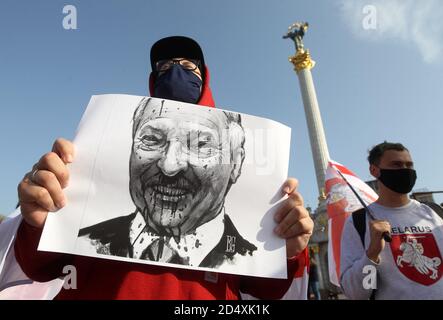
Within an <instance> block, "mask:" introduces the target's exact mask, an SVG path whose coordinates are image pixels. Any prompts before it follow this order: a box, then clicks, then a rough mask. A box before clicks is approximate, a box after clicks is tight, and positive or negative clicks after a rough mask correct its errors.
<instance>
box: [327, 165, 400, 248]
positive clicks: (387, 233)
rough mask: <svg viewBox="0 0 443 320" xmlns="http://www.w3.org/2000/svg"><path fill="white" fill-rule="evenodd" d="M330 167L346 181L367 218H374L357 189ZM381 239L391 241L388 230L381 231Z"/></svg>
mask: <svg viewBox="0 0 443 320" xmlns="http://www.w3.org/2000/svg"><path fill="white" fill-rule="evenodd" d="M331 167H333V168H334V169H335V171H337V172H338V174H339V175H340V176H341V177H342V179H343V180H344V181H345V182H346V184H347V185H348V187H349V188H350V189H351V190H352V192H353V193H354V195H355V196H356V197H357V199H358V201H360V203H361V205H362V206H363V208H365V211H366V212H367V213H368V216H369V218H371V220H376V219H375V217H374V214H373V213H372V211H371V210H370V209H369V207H368V206H367V205H366V203H365V202H364V201H363V199H362V198H361V197H360V196H359V195H358V193H357V191H355V189H354V187H353V186H352V185H351V184H350V183H349V181H348V180H347V179H346V178H345V176H344V175H343V174H342V173H341V172H340V170H338V169H336V168H335V167H334V166H331ZM383 239H384V240H385V241H386V242H391V241H392V237H391V234H390V233H389V232H388V231H386V232H383Z"/></svg>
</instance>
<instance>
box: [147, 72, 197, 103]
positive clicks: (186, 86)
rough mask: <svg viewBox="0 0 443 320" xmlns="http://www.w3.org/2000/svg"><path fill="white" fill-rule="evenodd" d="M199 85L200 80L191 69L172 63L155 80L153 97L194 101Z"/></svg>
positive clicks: (195, 100)
mask: <svg viewBox="0 0 443 320" xmlns="http://www.w3.org/2000/svg"><path fill="white" fill-rule="evenodd" d="M201 85H202V81H201V80H200V78H199V77H197V76H196V75H195V74H194V73H193V72H192V71H190V70H185V69H183V68H182V67H181V66H180V65H173V66H172V67H171V68H170V69H169V70H168V71H166V72H165V73H164V74H162V75H161V76H160V77H158V78H157V80H156V81H155V84H154V97H156V98H163V99H170V100H176V101H182V102H188V103H196V102H197V101H198V99H199V98H200V88H201Z"/></svg>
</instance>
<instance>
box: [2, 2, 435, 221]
mask: <svg viewBox="0 0 443 320" xmlns="http://www.w3.org/2000/svg"><path fill="white" fill-rule="evenodd" d="M417 2H418V1H409V0H384V1H381V0H371V1H363V0H336V1H315V2H314V1H294V0H293V1H290V0H279V1H266V0H243V1H236V0H224V1H203V0H188V1H178V0H175V1H172V0H171V1H165V0H153V1H138V0H131V1H117V0H115V1H104V0H96V1H85V0H83V1H49V0H47V1H38V2H37V1H22V0H14V1H12V0H2V1H1V2H0V43H1V45H0V48H1V49H0V103H1V106H0V130H1V135H0V150H1V157H0V166H1V170H0V213H3V214H5V213H9V212H10V211H12V210H13V208H14V206H15V204H16V201H17V195H16V193H17V192H16V188H17V184H18V183H19V181H20V180H21V178H22V177H23V175H24V174H25V173H26V172H27V171H29V170H30V168H31V167H32V165H33V164H34V163H35V162H36V161H37V160H38V159H39V157H40V156H41V155H43V154H44V153H45V152H47V151H48V150H50V148H51V145H52V142H53V140H54V139H55V138H57V137H66V138H69V139H72V138H73V136H74V133H75V129H76V127H77V124H78V122H79V120H80V118H81V115H82V113H83V111H84V108H85V107H86V105H87V103H88V101H89V99H90V96H91V95H93V94H102V93H127V94H135V95H146V94H147V74H148V72H149V71H150V66H149V57H148V55H149V49H150V46H151V45H152V44H153V43H154V42H155V41H156V40H158V39H159V38H161V37H164V36H169V35H186V36H190V37H193V38H195V39H196V40H197V41H198V42H199V43H200V44H201V45H202V47H203V50H204V52H205V59H206V62H207V64H208V65H209V68H210V70H211V79H212V80H211V87H212V90H213V93H214V97H215V100H216V103H217V105H218V106H221V107H224V108H227V109H231V110H235V111H238V112H242V113H248V114H253V115H257V116H262V117H266V118H270V119H273V120H276V121H280V122H282V123H284V124H286V125H288V126H290V127H291V128H292V144H291V162H290V166H289V167H290V172H289V174H290V176H295V177H297V178H298V179H299V180H300V190H301V192H302V194H303V195H304V197H305V199H306V204H307V205H310V206H313V207H315V206H316V204H317V191H316V190H317V187H316V180H315V174H314V167H313V162H312V156H311V149H310V145H309V138H308V133H307V126H306V120H305V115H304V111H303V105H302V101H301V96H300V92H299V87H298V81H297V77H296V74H295V73H294V71H293V70H292V67H291V65H290V64H289V62H288V60H287V59H288V56H289V55H291V54H293V51H294V48H293V44H292V43H291V42H290V41H289V40H283V39H282V35H283V34H284V33H285V32H286V30H287V27H288V26H289V25H290V24H291V23H293V22H294V21H296V20H306V21H308V22H309V23H310V29H309V31H308V34H307V36H306V38H305V46H306V47H307V48H309V49H310V51H311V54H312V56H313V58H314V60H315V61H316V62H317V65H316V67H315V68H314V69H313V76H314V81H315V85H316V90H317V95H318V100H319V104H320V109H321V113H322V118H323V122H324V127H325V132H326V136H327V141H328V146H329V152H330V155H331V158H332V159H334V160H336V161H338V162H341V163H343V164H345V165H346V166H348V167H349V168H350V169H351V170H353V171H354V172H355V173H357V174H358V175H359V176H360V177H361V178H362V179H369V178H370V176H369V173H368V165H367V162H366V156H367V150H368V149H369V148H370V147H371V146H373V145H374V144H377V143H379V142H382V141H383V140H389V141H395V142H397V141H398V142H403V143H404V144H405V145H406V146H407V147H409V149H410V151H411V153H412V156H413V159H414V161H415V164H416V169H417V173H418V181H417V184H416V189H421V188H428V189H429V190H443V170H442V164H443V148H442V147H441V145H442V143H441V140H442V137H443V134H442V119H443V108H442V107H443V106H442V101H443V90H441V83H442V82H443V58H442V42H443V25H442V23H443V22H442V21H443V4H442V3H441V2H440V1H438V0H422V1H420V6H418V5H417V4H416V3H417ZM68 4H70V5H74V6H75V7H76V8H77V14H78V21H77V23H78V25H77V27H78V29H77V30H65V29H63V25H62V21H63V18H64V14H63V12H62V10H63V7H64V6H65V5H68ZM367 4H371V5H373V6H374V8H375V9H376V19H377V28H376V29H365V28H363V25H362V21H363V20H364V18H365V16H366V15H365V14H364V13H363V9H364V7H365V6H366V5H367ZM366 17H367V16H366ZM436 200H437V201H439V202H443V196H441V195H440V196H437V197H436Z"/></svg>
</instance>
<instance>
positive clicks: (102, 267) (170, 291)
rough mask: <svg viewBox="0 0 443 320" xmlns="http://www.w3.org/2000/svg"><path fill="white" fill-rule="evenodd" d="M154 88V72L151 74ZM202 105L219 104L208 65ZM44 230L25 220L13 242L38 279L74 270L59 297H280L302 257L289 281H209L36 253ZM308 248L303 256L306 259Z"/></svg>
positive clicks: (294, 264)
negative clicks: (73, 282) (71, 283)
mask: <svg viewBox="0 0 443 320" xmlns="http://www.w3.org/2000/svg"><path fill="white" fill-rule="evenodd" d="M150 89H151V93H152V92H153V90H152V75H151V77H150ZM198 103H199V104H200V105H204V106H209V107H215V103H214V100H213V98H212V94H211V90H210V88H209V72H208V70H207V68H206V77H205V83H204V85H203V90H202V95H201V98H200V100H199V102H198ZM41 232H42V230H41V229H37V228H34V227H32V226H30V225H28V224H27V223H26V222H24V221H23V222H22V223H21V225H20V227H19V229H18V231H17V238H16V241H15V247H14V248H15V256H16V259H17V261H18V263H19V264H20V266H21V267H22V269H23V271H24V272H25V274H26V275H27V276H28V277H29V278H31V279H33V280H35V281H39V282H46V281H49V280H52V279H55V278H57V277H60V276H64V275H66V274H63V268H64V267H65V266H67V265H73V266H75V268H76V271H77V272H76V275H77V289H67V290H65V289H62V290H61V292H60V293H59V294H58V295H57V297H56V299H158V300H160V299H162V300H163V299H201V300H203V299H220V300H231V299H239V298H240V290H241V291H242V292H244V293H248V294H251V295H253V296H255V297H258V298H262V299H279V298H281V297H282V296H283V295H284V294H285V293H286V291H287V290H288V288H289V286H290V285H291V283H292V279H293V277H294V274H296V272H297V270H298V269H300V268H299V267H304V265H302V264H303V261H302V260H299V259H293V260H291V261H288V275H289V276H288V279H287V280H286V279H284V280H277V279H264V278H256V277H244V276H237V275H229V274H222V273H218V274H217V278H216V280H212V281H210V280H206V279H205V276H207V275H208V273H207V272H204V271H193V270H185V269H178V268H169V267H161V266H153V265H145V264H136V263H128V262H121V261H112V260H104V259H97V258H90V257H83V256H75V255H68V254H60V253H49V252H41V251H37V247H38V243H39V240H40V236H41ZM304 255H305V252H303V253H302V254H301V255H300V256H301V257H304Z"/></svg>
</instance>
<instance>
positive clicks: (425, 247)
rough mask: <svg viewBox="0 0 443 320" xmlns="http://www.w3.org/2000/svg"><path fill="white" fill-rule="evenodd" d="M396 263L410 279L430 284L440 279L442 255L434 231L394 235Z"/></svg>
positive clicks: (393, 246) (393, 248) (392, 243)
mask: <svg viewBox="0 0 443 320" xmlns="http://www.w3.org/2000/svg"><path fill="white" fill-rule="evenodd" d="M391 251H392V255H393V257H394V261H395V265H396V266H397V268H398V269H399V270H400V271H401V273H403V274H404V275H405V276H406V277H407V278H408V279H410V280H412V281H415V282H418V283H421V284H423V285H426V286H430V285H432V284H434V283H436V282H437V281H438V280H440V278H441V276H442V273H443V268H442V265H441V263H442V257H441V254H440V250H439V248H438V245H437V242H436V241H435V238H434V235H433V234H432V233H421V234H400V235H392V242H391Z"/></svg>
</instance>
